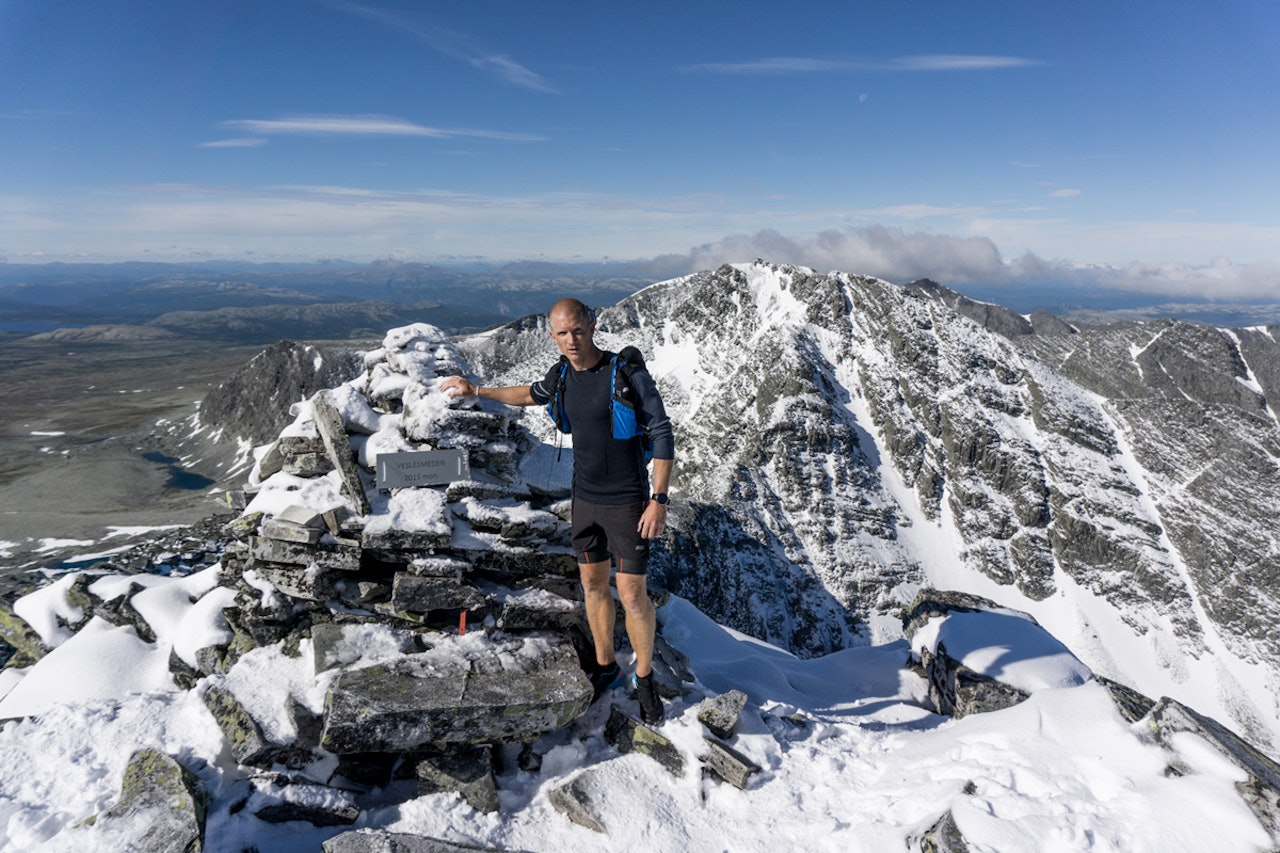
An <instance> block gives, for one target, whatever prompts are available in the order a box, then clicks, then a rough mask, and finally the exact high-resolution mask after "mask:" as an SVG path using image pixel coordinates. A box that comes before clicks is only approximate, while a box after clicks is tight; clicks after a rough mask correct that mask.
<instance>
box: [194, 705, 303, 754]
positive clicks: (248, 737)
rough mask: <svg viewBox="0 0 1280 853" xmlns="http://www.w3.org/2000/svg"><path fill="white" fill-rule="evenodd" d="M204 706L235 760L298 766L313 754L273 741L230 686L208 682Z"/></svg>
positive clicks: (292, 745) (291, 745) (300, 748)
mask: <svg viewBox="0 0 1280 853" xmlns="http://www.w3.org/2000/svg"><path fill="white" fill-rule="evenodd" d="M203 699H204V704H205V707H207V708H208V709H209V713H211V714H212V715H213V718H214V720H215V721H217V723H218V728H220V729H221V730H222V734H223V735H224V736H225V737H226V739H227V745H228V746H229V747H230V749H231V756H232V757H233V758H235V760H236V762H237V763H239V764H243V765H246V766H251V767H271V766H272V765H273V764H283V765H284V766H285V767H293V768H297V767H302V766H304V765H306V764H307V763H308V762H309V761H311V760H312V759H313V758H314V756H313V755H312V754H311V751H310V750H308V749H306V748H304V747H301V746H298V745H297V744H281V743H274V742H272V741H271V740H270V739H268V737H267V735H266V734H265V733H264V731H263V729H262V726H261V725H259V723H258V721H257V720H255V719H254V718H253V715H252V714H250V713H249V711H248V709H246V708H245V706H244V705H243V704H242V703H241V702H240V700H239V699H237V698H236V696H235V694H234V693H232V692H231V691H230V690H227V689H225V688H223V687H219V686H217V685H210V686H209V687H208V688H207V689H206V690H205V692H204V695H203Z"/></svg>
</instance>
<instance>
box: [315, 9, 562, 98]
mask: <svg viewBox="0 0 1280 853" xmlns="http://www.w3.org/2000/svg"><path fill="white" fill-rule="evenodd" d="M326 5H328V6H329V7H330V8H333V9H336V10H338V11H340V12H346V13H348V14H351V15H358V16H360V17H362V18H366V19H368V20H371V21H376V22H378V23H380V24H383V25H385V26H388V27H391V28H392V29H395V30H399V31H400V32H402V33H406V34H407V35H409V36H411V37H413V38H414V39H416V40H417V41H420V42H421V43H423V44H425V45H426V46H427V47H429V48H431V49H432V50H434V51H436V52H438V53H440V54H443V55H444V56H448V57H450V58H452V59H456V60H458V61H460V62H465V63H467V64H469V65H471V66H472V67H473V68H476V69H477V70H480V71H483V72H485V73H487V74H490V75H492V76H495V77H497V78H499V79H500V80H503V81H505V82H507V83H510V84H512V85H515V86H519V87H521V88H523V89H529V90H530V91H534V92H545V93H547V94H557V92H556V89H555V88H554V87H552V86H551V84H549V83H548V82H547V81H546V80H544V79H543V78H542V76H541V75H540V74H538V73H537V72H535V71H532V70H530V69H528V68H526V67H525V66H523V65H521V64H520V63H518V62H516V61H515V60H513V59H510V58H509V57H506V56H500V55H496V54H494V53H493V52H492V51H489V50H485V49H484V48H483V47H481V46H480V45H478V44H476V42H475V40H474V39H472V38H470V37H469V36H467V35H465V34H463V33H459V32H457V31H455V30H449V29H445V28H444V27H438V26H436V25H434V24H431V23H430V22H426V21H422V20H412V19H410V18H406V17H404V16H402V15H398V14H396V13H394V12H389V11H387V10H385V9H378V8H374V7H372V6H365V5H363V4H360V3H351V2H347V0H327V3H326Z"/></svg>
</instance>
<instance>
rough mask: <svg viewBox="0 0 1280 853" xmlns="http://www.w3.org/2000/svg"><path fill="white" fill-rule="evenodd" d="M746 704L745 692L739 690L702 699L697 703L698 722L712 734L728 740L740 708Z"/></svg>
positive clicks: (739, 715) (739, 713)
mask: <svg viewBox="0 0 1280 853" xmlns="http://www.w3.org/2000/svg"><path fill="white" fill-rule="evenodd" d="M746 705H747V694H745V693H743V692H742V691H741V690H730V691H729V692H728V693H721V694H720V695H718V696H712V697H709V698H707V699H703V700H702V702H701V703H700V704H699V705H698V722H700V723H702V724H703V725H704V726H706V727H707V728H708V729H709V730H710V731H711V733H712V734H713V735H715V736H716V737H718V738H722V739H725V740H728V739H729V738H730V737H732V736H733V730H734V727H735V726H737V725H738V718H739V717H741V716H742V709H743V708H745V707H746Z"/></svg>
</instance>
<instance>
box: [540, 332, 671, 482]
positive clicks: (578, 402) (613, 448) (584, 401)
mask: <svg viewBox="0 0 1280 853" xmlns="http://www.w3.org/2000/svg"><path fill="white" fill-rule="evenodd" d="M612 363H613V353H611V352H606V353H604V355H603V356H601V358H600V361H599V362H598V363H597V364H596V365H595V366H594V367H590V368H588V369H587V370H574V369H573V367H572V366H571V365H570V366H568V369H567V370H565V371H564V374H565V376H564V408H565V413H566V414H567V415H568V416H569V423H570V425H571V427H572V431H573V492H574V494H575V495H576V496H577V497H580V498H582V499H583V500H586V501H590V502H592V503H599V504H626V503H635V502H639V501H643V500H646V499H647V498H648V497H649V471H648V468H647V466H646V465H645V461H644V447H643V444H642V442H641V440H640V439H639V438H628V439H618V438H614V437H613V422H612V415H611V414H610V409H609V397H610V384H611V381H612V375H613V369H612ZM562 364H565V362H563V361H561V362H559V363H557V364H556V365H555V366H554V367H552V368H551V369H550V370H549V371H547V375H546V376H545V377H544V378H543V379H542V380H540V381H538V382H535V383H534V384H533V385H531V386H530V388H529V393H530V395H531V396H532V397H533V400H534V402H536V403H538V404H540V405H545V404H546V403H547V401H549V400H550V399H551V397H552V395H553V394H554V393H555V390H556V386H557V385H558V384H559V382H560V368H561V365H562ZM632 380H633V384H634V386H635V388H636V391H637V396H638V397H639V400H640V406H639V407H637V408H638V411H637V417H638V419H639V421H640V424H641V426H642V427H644V428H645V429H646V431H647V432H648V434H649V436H650V438H651V439H652V440H653V443H654V456H655V457H657V458H659V459H670V458H673V456H674V449H675V445H674V442H673V441H672V438H671V422H670V421H669V420H668V419H667V415H666V411H665V410H664V408H663V406H662V398H661V397H659V396H658V391H657V387H656V386H655V385H654V383H653V379H652V377H650V376H649V374H648V373H647V372H645V371H636V372H635V373H634V374H633V376H632ZM618 381H619V382H623V381H625V379H624V377H623V376H622V374H621V372H619V374H618Z"/></svg>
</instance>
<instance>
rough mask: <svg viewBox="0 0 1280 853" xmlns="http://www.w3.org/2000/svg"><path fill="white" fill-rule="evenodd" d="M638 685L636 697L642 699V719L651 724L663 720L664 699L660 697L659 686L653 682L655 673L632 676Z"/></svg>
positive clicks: (654, 724)
mask: <svg viewBox="0 0 1280 853" xmlns="http://www.w3.org/2000/svg"><path fill="white" fill-rule="evenodd" d="M632 682H633V683H634V684H635V686H636V698H637V699H639V700H640V719H641V720H642V721H643V722H644V723H646V724H647V725H650V726H656V725H657V724H658V723H660V722H662V718H663V716H664V715H663V712H662V700H661V699H660V698H658V688H657V687H656V686H655V685H654V683H653V673H652V672H651V673H649V674H648V675H645V676H640V675H636V676H633V677H632Z"/></svg>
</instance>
